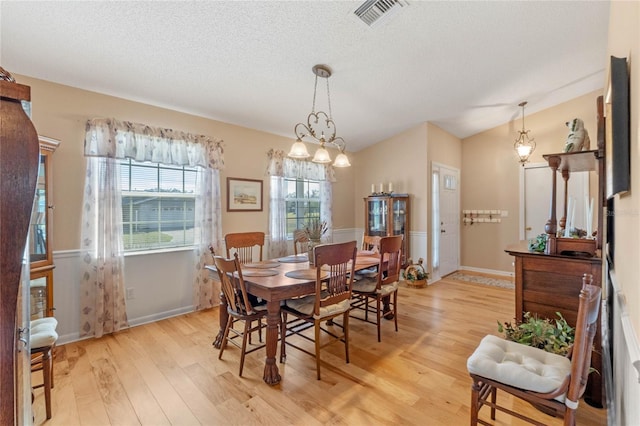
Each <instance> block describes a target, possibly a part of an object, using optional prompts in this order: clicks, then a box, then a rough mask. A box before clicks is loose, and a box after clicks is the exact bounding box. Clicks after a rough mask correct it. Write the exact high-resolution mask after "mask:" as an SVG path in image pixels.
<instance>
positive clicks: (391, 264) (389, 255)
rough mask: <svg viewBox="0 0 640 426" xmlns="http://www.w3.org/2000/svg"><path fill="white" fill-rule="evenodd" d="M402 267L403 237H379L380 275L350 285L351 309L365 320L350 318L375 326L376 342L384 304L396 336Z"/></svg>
mask: <svg viewBox="0 0 640 426" xmlns="http://www.w3.org/2000/svg"><path fill="white" fill-rule="evenodd" d="M401 266H402V235H394V236H391V237H382V238H380V263H379V264H378V271H379V272H377V273H376V274H375V276H373V277H364V278H361V279H359V280H358V281H356V282H354V283H353V296H354V297H353V300H352V303H351V308H352V309H355V310H358V309H359V310H362V311H364V318H363V317H361V316H357V315H352V317H353V318H357V319H360V320H363V321H366V322H370V323H372V324H376V326H377V328H378V342H379V341H380V319H381V318H382V316H383V314H384V312H383V310H384V305H385V304H387V305H388V308H390V309H391V312H392V313H393V319H394V322H395V326H396V332H397V331H398V281H399V279H400V267H401ZM383 299H384V300H383ZM370 301H375V306H373V305H371V304H370V303H369V302H370ZM383 302H385V303H383ZM352 313H353V312H352ZM369 313H372V314H374V315H375V317H376V321H375V322H374V321H373V320H370V319H369Z"/></svg>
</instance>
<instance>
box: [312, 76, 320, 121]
mask: <svg viewBox="0 0 640 426" xmlns="http://www.w3.org/2000/svg"><path fill="white" fill-rule="evenodd" d="M316 93H318V75H316V83H315V84H314V85H313V105H311V112H312V113H315V112H316Z"/></svg>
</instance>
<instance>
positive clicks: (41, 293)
mask: <svg viewBox="0 0 640 426" xmlns="http://www.w3.org/2000/svg"><path fill="white" fill-rule="evenodd" d="M39 142H40V163H39V168H38V183H37V186H36V192H35V199H34V203H33V210H32V212H31V222H30V224H29V259H30V262H31V283H30V284H31V285H30V295H31V297H30V300H31V319H32V320H33V319H37V318H42V317H50V316H53V311H54V309H55V308H54V305H53V268H55V265H54V264H53V254H52V247H51V236H52V224H53V202H52V201H53V197H52V186H53V185H52V177H51V176H52V172H53V170H52V155H53V153H54V151H55V150H56V148H57V147H58V145H59V144H60V142H59V141H57V140H55V139H51V138H47V137H44V136H40V137H39Z"/></svg>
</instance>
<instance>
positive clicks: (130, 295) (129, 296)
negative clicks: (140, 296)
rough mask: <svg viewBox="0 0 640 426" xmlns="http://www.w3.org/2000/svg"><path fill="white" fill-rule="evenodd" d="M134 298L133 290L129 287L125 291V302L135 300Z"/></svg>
mask: <svg viewBox="0 0 640 426" xmlns="http://www.w3.org/2000/svg"><path fill="white" fill-rule="evenodd" d="M135 298H136V293H135V289H134V288H133V287H129V288H128V289H127V300H130V299H135Z"/></svg>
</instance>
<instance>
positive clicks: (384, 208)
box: [367, 198, 389, 237]
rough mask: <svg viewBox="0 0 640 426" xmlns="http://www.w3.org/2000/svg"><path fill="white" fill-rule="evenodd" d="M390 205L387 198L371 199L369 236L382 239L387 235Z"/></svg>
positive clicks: (369, 202)
mask: <svg viewBox="0 0 640 426" xmlns="http://www.w3.org/2000/svg"><path fill="white" fill-rule="evenodd" d="M388 205H389V203H388V199H386V198H370V199H369V200H368V202H367V209H368V215H367V216H368V218H369V219H368V223H367V235H371V236H380V237H384V236H386V235H387V219H388V214H389V208H388Z"/></svg>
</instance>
